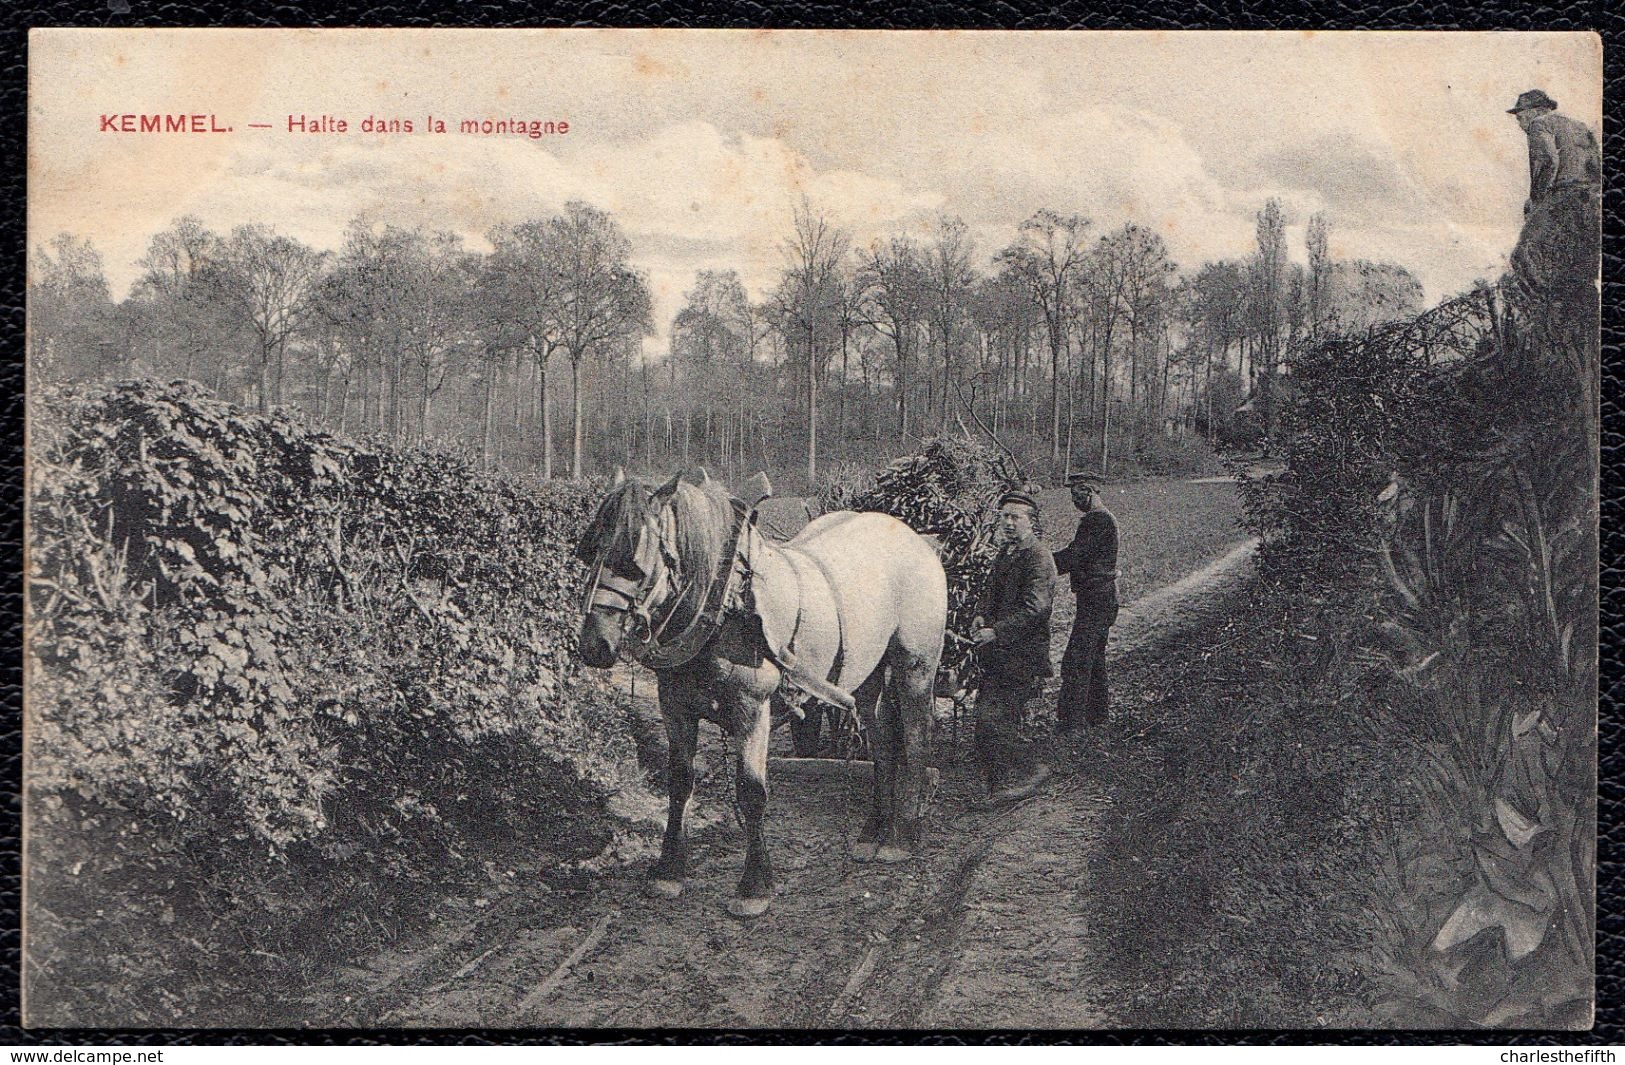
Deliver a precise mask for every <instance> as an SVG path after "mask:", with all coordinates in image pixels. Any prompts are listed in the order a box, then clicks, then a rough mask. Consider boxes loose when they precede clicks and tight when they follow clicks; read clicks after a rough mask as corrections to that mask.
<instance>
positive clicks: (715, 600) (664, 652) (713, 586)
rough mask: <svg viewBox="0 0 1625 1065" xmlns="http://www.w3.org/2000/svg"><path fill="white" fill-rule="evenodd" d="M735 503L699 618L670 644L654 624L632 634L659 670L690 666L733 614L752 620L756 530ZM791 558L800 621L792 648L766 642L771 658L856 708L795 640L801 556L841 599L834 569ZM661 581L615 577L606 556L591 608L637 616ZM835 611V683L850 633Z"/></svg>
mask: <svg viewBox="0 0 1625 1065" xmlns="http://www.w3.org/2000/svg"><path fill="white" fill-rule="evenodd" d="M730 502H731V504H732V506H733V522H732V525H731V527H730V529H729V531H728V539H727V540H726V541H725V542H724V544H723V548H722V554H721V557H720V558H719V559H718V563H717V571H716V572H715V573H714V574H712V575H711V579H710V583H709V585H708V587H707V589H706V594H705V599H704V602H703V604H702V605H701V607H700V609H699V611H698V612H697V613H696V614H695V615H694V618H693V619H692V620H691V621H690V622H689V623H688V625H687V627H686V628H684V629H683V631H682V632H681V633H679V634H677V635H676V636H675V637H672V638H670V639H666V640H662V639H661V637H662V636H663V635H664V632H663V631H662V630H663V628H664V626H662V628H661V629H653V627H652V626H651V631H650V632H649V634H648V636H646V637H643V636H637V635H631V634H629V637H628V638H629V639H630V640H631V642H632V646H631V654H632V657H633V658H634V659H636V660H637V661H638V662H639V663H641V664H643V665H644V666H647V667H648V668H650V669H653V670H669V669H677V668H679V667H681V666H685V665H687V664H688V663H689V662H692V661H693V660H694V659H695V658H696V657H698V656H699V654H700V652H702V651H703V650H705V648H706V647H707V646H709V645H710V643H711V641H712V640H713V639H715V638H716V635H717V633H718V632H720V631H721V630H722V626H723V625H724V624H725V623H726V622H727V620H728V617H729V615H730V613H731V612H732V613H738V614H741V615H744V616H749V613H750V612H749V610H748V609H742V607H743V604H744V602H745V601H746V600H747V598H748V597H749V595H750V588H749V578H750V574H751V573H752V567H751V563H750V555H751V551H750V549H749V546H748V538H749V535H750V532H751V531H753V527H752V524H751V514H750V508H748V507H746V505H745V504H744V503H743V502H742V501H740V500H738V499H734V500H730ZM785 555H786V558H787V559H788V561H789V564H790V567H791V570H792V571H793V572H794V573H795V575H796V591H797V595H796V621H795V626H794V629H793V630H792V635H791V637H790V640H789V645H788V646H786V647H784V648H781V649H778V650H775V649H774V648H773V647H771V646H769V645H768V644H767V640H766V638H765V637H764V638H763V640H762V643H763V646H764V647H765V648H766V652H767V656H768V658H770V659H771V660H772V661H773V662H774V663H775V664H776V665H778V667H779V668H780V670H781V671H782V672H783V673H784V676H785V679H786V680H787V681H789V682H790V684H792V685H793V686H795V687H797V688H799V689H801V690H802V691H804V692H806V693H807V694H808V695H811V696H813V697H814V698H817V699H820V700H822V701H823V702H826V703H829V704H830V705H832V706H836V707H839V708H840V709H843V710H847V711H852V710H855V709H856V705H857V703H856V700H854V699H853V697H852V695H851V693H850V692H847V691H845V690H844V689H842V688H840V687H837V686H836V685H835V684H834V683H832V680H825V679H823V678H821V677H819V676H817V675H816V674H813V673H809V672H807V671H806V670H805V669H804V668H803V667H802V666H801V663H800V661H799V659H798V658H797V657H796V653H795V650H794V644H795V636H796V635H797V634H799V633H800V631H801V617H802V606H801V600H802V596H801V594H800V593H801V583H802V579H801V568H800V567H799V566H797V565H796V561H795V560H796V558H797V557H800V558H804V559H807V560H808V561H810V562H812V563H813V565H814V566H816V567H817V568H818V570H819V573H820V575H821V576H822V577H823V579H824V582H825V584H826V585H828V587H829V589H830V595H831V596H832V597H834V596H835V595H836V592H835V582H834V580H833V579H832V577H831V574H830V572H829V570H828V569H827V568H825V566H824V564H823V563H822V562H821V561H820V560H818V559H817V558H816V557H814V556H812V555H807V554H803V553H802V552H799V551H794V550H790V551H786V552H785ZM657 581H658V574H657V571H656V570H655V569H654V567H653V566H652V565H651V566H649V567H647V568H646V573H645V576H644V578H643V580H642V581H640V582H636V583H634V582H632V581H629V580H627V579H626V578H624V577H619V576H617V575H615V574H614V573H605V572H604V563H603V559H602V558H600V559H599V560H598V562H597V564H596V565H595V566H594V567H593V572H592V576H591V578H590V579H589V583H588V586H587V587H588V594H587V603H586V608H587V609H588V610H591V609H592V608H593V607H596V606H602V607H606V608H608V609H611V610H617V611H622V612H627V613H632V612H635V611H637V610H638V608H639V606H640V604H641V603H642V602H643V600H644V599H645V598H646V597H647V596H648V595H649V593H650V592H652V591H653V590H654V586H655V584H656V583H657ZM835 607H836V609H835V623H836V651H835V660H834V666H833V668H832V669H831V671H830V673H831V678H832V679H833V678H834V677H837V676H839V675H840V671H841V664H842V661H843V659H844V658H845V654H846V634H845V630H844V625H843V623H842V620H841V611H840V603H839V601H837V602H836V603H835ZM670 616H671V615H669V614H668V615H667V618H668V620H669V618H670Z"/></svg>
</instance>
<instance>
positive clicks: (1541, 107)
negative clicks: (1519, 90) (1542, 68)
mask: <svg viewBox="0 0 1625 1065" xmlns="http://www.w3.org/2000/svg"><path fill="white" fill-rule="evenodd" d="M1555 110H1557V101H1556V100H1554V99H1552V98H1551V97H1550V96H1547V95H1546V94H1545V93H1543V92H1541V91H1540V90H1539V89H1530V90H1529V91H1528V92H1526V93H1524V94H1523V95H1522V96H1520V97H1518V102H1517V103H1515V104H1513V105H1512V107H1511V109H1510V110H1508V111H1507V114H1509V115H1515V114H1517V113H1518V112H1519V111H1555Z"/></svg>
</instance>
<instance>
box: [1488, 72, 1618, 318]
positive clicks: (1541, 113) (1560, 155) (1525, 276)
mask: <svg viewBox="0 0 1625 1065" xmlns="http://www.w3.org/2000/svg"><path fill="white" fill-rule="evenodd" d="M1507 114H1509V115H1511V116H1513V117H1514V118H1516V119H1517V120H1518V125H1519V126H1520V127H1521V128H1522V129H1523V132H1524V136H1525V137H1527V138H1528V140H1529V199H1528V200H1527V201H1526V202H1525V203H1524V207H1523V214H1524V223H1523V232H1522V233H1521V234H1520V235H1519V237H1518V245H1517V247H1516V248H1514V249H1513V251H1512V269H1513V273H1514V274H1515V275H1516V276H1517V278H1518V280H1519V281H1520V282H1522V283H1523V285H1524V286H1525V287H1526V288H1528V289H1529V290H1530V291H1532V292H1536V293H1542V292H1544V293H1553V292H1554V290H1561V289H1573V288H1576V287H1578V286H1582V285H1583V286H1585V288H1586V289H1587V290H1589V289H1590V288H1591V286H1592V285H1593V284H1594V283H1595V281H1596V278H1597V271H1598V269H1599V267H1600V265H1601V243H1600V239H1599V234H1598V231H1597V230H1598V227H1599V225H1600V224H1601V218H1602V156H1601V153H1600V152H1599V151H1598V149H1597V138H1596V135H1595V134H1593V133H1592V131H1591V127H1589V126H1587V125H1586V124H1585V123H1583V122H1577V121H1575V120H1574V119H1572V118H1569V117H1568V116H1566V115H1560V114H1558V113H1557V102H1556V101H1555V100H1553V99H1552V98H1551V97H1550V96H1547V95H1546V94H1545V93H1544V92H1542V91H1540V90H1539V89H1531V90H1529V91H1528V92H1526V93H1524V94H1523V95H1522V96H1519V97H1518V102H1517V103H1516V104H1514V105H1513V106H1512V108H1511V109H1510V110H1509V111H1507Z"/></svg>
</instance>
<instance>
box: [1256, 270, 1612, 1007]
mask: <svg viewBox="0 0 1625 1065" xmlns="http://www.w3.org/2000/svg"><path fill="white" fill-rule="evenodd" d="M1595 360H1596V346H1595V320H1594V319H1591V320H1590V322H1589V324H1588V322H1587V319H1586V317H1585V316H1584V315H1573V314H1571V313H1569V312H1568V311H1565V310H1564V309H1562V307H1561V306H1560V305H1558V304H1556V303H1552V302H1547V301H1544V300H1542V299H1540V298H1534V299H1527V300H1520V301H1519V302H1518V304H1517V305H1516V306H1515V307H1514V308H1512V309H1508V308H1507V307H1506V306H1505V305H1504V304H1502V303H1501V301H1500V300H1499V298H1498V294H1497V293H1496V292H1493V291H1488V290H1486V291H1481V292H1478V293H1474V294H1472V295H1470V296H1467V297H1463V298H1461V299H1459V300H1455V301H1452V302H1450V303H1446V304H1444V305H1442V306H1440V307H1438V308H1435V309H1434V310H1432V311H1429V312H1427V313H1426V314H1423V315H1420V316H1418V317H1416V318H1413V319H1409V320H1406V321H1401V322H1394V323H1389V324H1386V325H1383V326H1379V327H1377V328H1374V329H1370V330H1367V331H1366V332H1364V333H1361V334H1358V335H1349V336H1331V337H1328V338H1325V339H1323V340H1322V341H1320V342H1319V343H1317V344H1315V345H1313V346H1309V347H1306V348H1305V349H1304V350H1302V351H1299V352H1296V353H1295V354H1294V357H1293V360H1292V365H1293V367H1294V375H1293V381H1294V386H1295V393H1296V396H1295V399H1294V401H1293V403H1292V405H1291V406H1290V407H1289V408H1288V409H1287V410H1286V412H1285V417H1284V423H1285V427H1286V433H1285V436H1284V443H1285V447H1286V451H1285V455H1284V458H1285V461H1286V471H1285V473H1284V474H1283V475H1281V476H1280V477H1277V478H1274V479H1271V480H1268V481H1264V482H1254V483H1252V484H1250V485H1245V486H1244V488H1245V492H1246V503H1247V510H1248V514H1249V520H1250V522H1251V524H1252V525H1253V528H1254V529H1255V531H1257V532H1258V533H1259V534H1260V535H1261V536H1263V538H1264V543H1265V547H1264V559H1265V563H1266V567H1267V571H1268V572H1269V574H1270V575H1271V576H1273V577H1275V578H1277V579H1281V580H1285V581H1288V582H1292V583H1294V585H1295V586H1296V587H1299V588H1303V589H1306V590H1307V589H1311V588H1318V589H1319V590H1320V591H1321V592H1322V594H1324V593H1325V592H1326V591H1327V590H1328V589H1329V590H1330V591H1331V593H1332V594H1333V595H1335V596H1338V597H1341V598H1342V599H1343V600H1344V601H1345V602H1350V603H1360V602H1362V601H1363V602H1364V603H1367V604H1369V616H1370V617H1371V618H1372V619H1373V620H1372V623H1371V624H1369V625H1367V624H1363V623H1362V621H1361V618H1360V614H1359V612H1355V613H1354V614H1353V616H1351V617H1350V619H1349V622H1348V628H1349V630H1350V633H1349V635H1350V637H1351V638H1352V639H1353V640H1354V641H1355V642H1356V643H1358V644H1361V645H1363V651H1362V658H1361V663H1362V664H1361V665H1359V666H1358V667H1355V666H1350V667H1349V668H1350V669H1351V670H1354V671H1355V672H1357V673H1358V674H1359V676H1358V678H1357V683H1352V684H1350V683H1349V678H1348V677H1343V678H1341V679H1339V678H1330V679H1331V680H1332V682H1334V683H1343V684H1345V685H1348V686H1349V687H1351V688H1352V689H1354V690H1358V691H1360V692H1361V693H1362V701H1363V703H1364V704H1365V706H1366V711H1367V712H1366V713H1364V714H1361V715H1360V716H1359V717H1358V718H1357V720H1356V721H1355V722H1354V725H1355V727H1357V728H1360V729H1370V730H1373V731H1374V733H1375V737H1374V738H1378V739H1381V740H1385V741H1386V742H1389V743H1398V744H1400V745H1402V746H1403V747H1404V748H1405V749H1406V750H1408V751H1409V752H1410V757H1411V758H1412V759H1413V762H1414V765H1415V767H1416V768H1415V770H1414V771H1413V772H1412V773H1410V774H1408V780H1407V783H1408V784H1409V785H1410V787H1408V788H1407V787H1403V786H1400V785H1397V784H1396V785H1395V793H1396V794H1395V796H1394V800H1393V801H1394V804H1395V806H1396V808H1399V809H1404V810H1407V811H1409V815H1408V816H1407V817H1406V818H1403V819H1398V820H1396V822H1395V823H1394V824H1393V825H1392V826H1389V827H1388V831H1387V838H1386V839H1385V840H1384V841H1383V842H1384V844H1385V849H1386V850H1388V851H1389V852H1390V853H1391V854H1392V856H1393V861H1392V862H1391V863H1389V868H1388V869H1387V873H1386V877H1387V880H1386V884H1387V889H1388V896H1389V901H1390V904H1391V906H1392V907H1393V910H1394V921H1395V928H1397V929H1399V930H1400V934H1399V935H1398V936H1397V939H1396V941H1395V942H1394V943H1392V944H1391V945H1390V946H1389V947H1388V948H1386V950H1385V957H1386V959H1387V961H1386V963H1385V964H1386V966H1387V969H1388V980H1389V983H1390V986H1391V988H1392V990H1393V991H1394V993H1395V995H1396V996H1397V999H1398V1000H1410V1001H1413V1002H1420V1003H1425V1004H1426V1009H1427V1010H1429V1011H1432V1012H1429V1013H1416V1012H1414V1007H1396V1012H1394V1013H1393V1014H1392V1016H1395V1017H1407V1018H1411V1019H1416V1018H1419V1017H1425V1018H1427V1019H1429V1020H1430V1022H1431V1023H1438V1021H1439V1018H1441V1017H1442V1018H1448V1019H1449V1021H1450V1022H1451V1023H1462V1022H1468V1021H1471V1022H1483V1023H1492V1024H1498V1023H1512V1022H1516V1021H1519V1020H1523V1021H1531V1022H1537V1023H1545V1022H1546V1021H1548V1020H1549V1019H1551V1018H1558V1017H1561V1018H1569V1019H1566V1020H1563V1021H1562V1022H1561V1023H1565V1024H1567V1023H1571V1020H1572V1014H1569V1013H1563V1012H1562V1010H1561V1009H1560V1007H1566V1006H1567V1005H1568V1004H1572V1003H1574V1002H1586V1001H1588V1000H1589V995H1590V963H1591V956H1592V943H1593V937H1592V931H1591V928H1592V925H1591V897H1592V876H1593V869H1594V862H1595V849H1594V842H1593V833H1594V818H1595V789H1594V783H1593V778H1592V775H1591V774H1592V772H1593V767H1594V764H1595V757H1596V747H1595V742H1596V740H1595V737H1596V733H1595V712H1596V705H1595V691H1596V688H1595V685H1596V669H1597V660H1596V639H1597V628H1596V621H1597V613H1596V611H1597V568H1596V560H1597V554H1596V551H1597V544H1596V525H1595V522H1596V503H1597V501H1596V495H1595V487H1594V485H1595V476H1596V467H1595V457H1594V456H1595V447H1596V445H1595V438H1594V436H1593V433H1594V431H1595V429H1594V408H1593V407H1592V406H1591V399H1590V397H1591V396H1592V395H1593V394H1594V393H1593V390H1592V387H1591V385H1590V382H1591V381H1592V380H1593V379H1594V375H1595V372H1596V369H1595V368H1596V362H1595ZM1407 1010H1411V1011H1412V1012H1407Z"/></svg>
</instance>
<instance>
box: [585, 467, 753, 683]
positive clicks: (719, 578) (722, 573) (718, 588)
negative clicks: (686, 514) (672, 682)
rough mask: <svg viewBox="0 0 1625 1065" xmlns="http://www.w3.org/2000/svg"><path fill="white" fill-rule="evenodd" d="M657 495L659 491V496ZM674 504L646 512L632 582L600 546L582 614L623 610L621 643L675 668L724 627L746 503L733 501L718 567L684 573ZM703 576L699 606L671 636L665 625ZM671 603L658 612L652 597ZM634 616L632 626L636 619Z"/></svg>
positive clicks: (650, 662) (642, 658) (649, 661)
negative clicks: (674, 533)
mask: <svg viewBox="0 0 1625 1065" xmlns="http://www.w3.org/2000/svg"><path fill="white" fill-rule="evenodd" d="M656 498H659V497H658V494H657V496H656ZM670 514H671V510H670V509H669V508H666V507H661V508H659V509H657V510H655V511H653V512H651V513H649V514H646V515H645V516H644V523H643V531H642V534H641V535H640V536H639V537H638V544H637V548H636V550H635V551H634V554H633V559H632V562H633V565H635V566H636V567H637V568H638V571H639V572H640V573H642V574H643V576H642V578H641V579H640V580H639V581H637V582H633V581H630V580H628V579H626V578H625V577H622V576H620V575H619V574H616V573H614V572H608V573H606V572H605V571H604V557H605V554H607V551H608V548H607V547H606V548H605V550H604V551H601V552H600V553H599V555H598V558H597V560H596V562H595V563H594V564H593V569H592V574H591V576H590V578H589V579H588V581H587V593H586V602H585V604H584V609H583V615H586V614H588V613H590V612H591V611H592V610H594V609H602V610H604V611H607V612H609V613H612V614H618V615H620V629H621V640H622V648H623V649H629V650H630V653H631V656H632V657H633V658H635V659H636V660H637V661H639V662H641V663H642V664H643V665H645V666H648V667H649V668H650V669H675V668H676V667H678V666H681V665H684V664H686V663H687V662H689V661H691V660H692V659H693V658H694V657H695V656H696V655H698V654H699V653H700V651H701V650H702V649H704V647H705V646H706V645H707V644H709V643H710V641H711V639H712V637H714V636H715V635H716V634H717V632H718V630H719V629H720V628H721V627H722V623H723V619H724V615H725V614H726V612H727V609H728V603H729V602H730V601H731V598H730V597H731V593H735V592H736V591H737V588H738V584H739V580H738V577H737V571H738V567H737V566H736V565H735V563H736V561H737V560H738V558H739V549H740V546H741V537H742V536H743V534H744V532H745V530H746V528H747V525H748V522H747V521H746V517H745V512H744V510H743V504H740V503H737V502H735V504H734V511H733V514H734V521H733V527H732V531H731V532H730V533H729V535H728V538H727V541H726V543H725V544H724V545H723V551H722V556H723V557H722V559H721V560H720V562H719V568H718V571H717V572H716V573H705V574H702V573H695V574H685V573H683V568H682V565H681V563H680V562H679V561H678V557H677V554H676V552H675V551H674V550H673V549H672V546H671V538H670V537H669V536H668V535H667V533H668V529H669V527H670V525H671V522H670V520H669V515H670ZM702 580H703V581H704V582H705V592H704V595H703V596H702V597H701V602H700V604H699V607H698V609H697V610H696V611H695V613H694V615H693V617H692V618H690V619H689V621H688V623H687V624H686V625H685V626H684V627H683V631H681V632H679V633H676V634H675V635H672V636H670V637H669V638H668V636H667V633H666V629H667V627H668V626H669V625H670V624H671V622H672V619H673V618H675V617H676V616H677V613H678V611H679V610H680V609H681V608H682V606H683V603H684V601H685V600H686V599H687V598H688V595H689V592H691V591H692V590H693V589H694V587H695V585H696V583H697V582H699V581H702ZM655 602H661V603H666V604H669V606H668V607H667V609H666V610H665V612H664V615H663V616H662V617H660V618H658V619H657V618H656V617H655V616H654V614H655V611H654V609H653V608H651V607H650V605H649V604H650V603H655ZM634 622H636V625H635V626H634V625H633V623H634Z"/></svg>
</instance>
